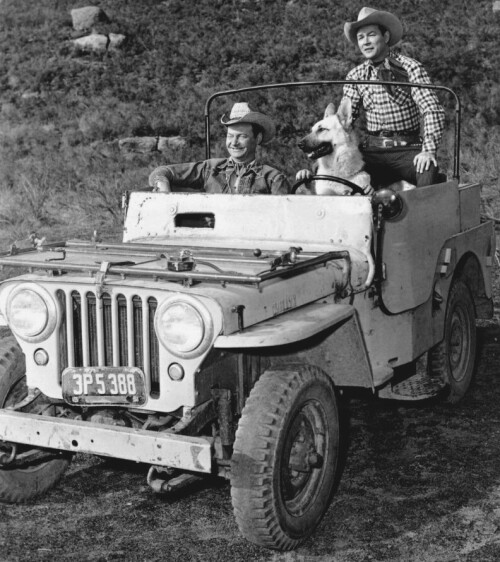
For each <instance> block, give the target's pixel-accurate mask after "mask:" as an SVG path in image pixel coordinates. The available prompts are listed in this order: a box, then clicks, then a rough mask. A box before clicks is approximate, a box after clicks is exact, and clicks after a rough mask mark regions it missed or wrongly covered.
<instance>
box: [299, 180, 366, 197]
mask: <svg viewBox="0 0 500 562" xmlns="http://www.w3.org/2000/svg"><path fill="white" fill-rule="evenodd" d="M313 180H330V181H335V182H337V183H341V184H343V185H347V187H350V188H351V189H352V191H351V193H349V195H354V194H355V193H359V194H360V195H365V192H364V191H363V188H362V187H359V185H357V184H355V183H353V182H352V181H349V180H346V179H344V178H338V177H337V176H311V177H309V178H304V179H303V180H299V181H298V182H296V183H295V184H294V185H293V187H292V191H291V194H292V195H294V194H295V193H296V191H297V189H298V188H299V187H300V186H301V185H302V184H303V183H309V182H311V181H313Z"/></svg>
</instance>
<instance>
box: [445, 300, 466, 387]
mask: <svg viewBox="0 0 500 562" xmlns="http://www.w3.org/2000/svg"><path fill="white" fill-rule="evenodd" d="M467 318H468V317H467V313H466V311H465V310H464V308H463V307H461V306H457V307H456V308H455V310H454V311H453V315H452V317H451V323H450V335H449V340H448V358H449V362H450V373H451V376H452V377H453V379H454V380H455V381H457V382H460V381H462V380H463V379H464V378H465V377H466V376H467V367H468V359H469V348H470V328H469V324H468V322H467Z"/></svg>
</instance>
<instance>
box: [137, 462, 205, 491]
mask: <svg viewBox="0 0 500 562" xmlns="http://www.w3.org/2000/svg"><path fill="white" fill-rule="evenodd" d="M177 472H178V471H177V470H175V469H172V468H170V467H163V466H152V467H151V468H150V469H149V472H148V477H147V482H148V485H149V486H150V487H151V488H152V489H153V492H155V493H156V494H171V493H172V492H175V491H177V490H180V489H181V488H186V487H187V486H189V485H191V484H194V483H195V482H198V481H199V480H202V478H203V476H198V475H197V474H191V473H189V472H182V473H181V474H179V475H178V476H174V475H175V474H176V473H177Z"/></svg>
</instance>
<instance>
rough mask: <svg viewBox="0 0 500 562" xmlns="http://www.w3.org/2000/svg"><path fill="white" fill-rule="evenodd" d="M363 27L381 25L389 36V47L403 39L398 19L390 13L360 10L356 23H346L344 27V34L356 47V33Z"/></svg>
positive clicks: (369, 9)
mask: <svg viewBox="0 0 500 562" xmlns="http://www.w3.org/2000/svg"><path fill="white" fill-rule="evenodd" d="M365 25H381V26H383V27H385V29H387V31H388V32H389V35H390V36H391V37H390V39H389V43H388V44H389V47H392V45H395V44H396V43H397V42H398V41H400V40H401V37H403V26H402V24H401V22H400V21H399V19H398V18H397V17H396V16H395V15H394V14H391V13H390V12H381V11H379V10H374V9H373V8H361V11H360V12H359V15H358V19H357V21H352V22H349V21H348V22H347V23H346V24H345V25H344V33H345V36H346V37H347V39H349V41H350V42H351V43H354V45H357V44H358V42H357V39H356V32H357V30H358V29H359V28H360V27H364V26H365Z"/></svg>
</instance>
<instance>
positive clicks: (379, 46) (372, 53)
mask: <svg viewBox="0 0 500 562" xmlns="http://www.w3.org/2000/svg"><path fill="white" fill-rule="evenodd" d="M356 38H357V40H358V47H359V50H360V51H361V53H362V54H363V55H364V56H365V57H366V58H367V59H370V60H371V61H373V62H380V61H382V60H384V58H385V57H386V56H387V54H388V53H389V46H388V45H387V42H388V41H389V33H388V32H387V31H386V32H385V33H384V34H382V31H381V30H380V28H379V26H378V25H365V26H364V27H360V28H359V29H358V32H357V34H356Z"/></svg>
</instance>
